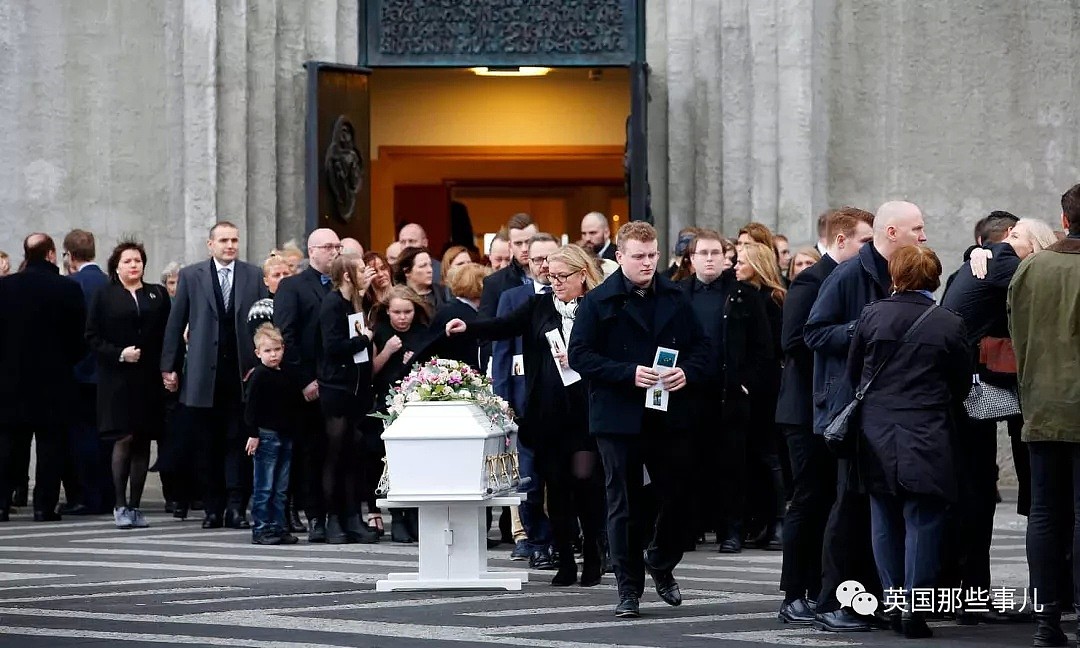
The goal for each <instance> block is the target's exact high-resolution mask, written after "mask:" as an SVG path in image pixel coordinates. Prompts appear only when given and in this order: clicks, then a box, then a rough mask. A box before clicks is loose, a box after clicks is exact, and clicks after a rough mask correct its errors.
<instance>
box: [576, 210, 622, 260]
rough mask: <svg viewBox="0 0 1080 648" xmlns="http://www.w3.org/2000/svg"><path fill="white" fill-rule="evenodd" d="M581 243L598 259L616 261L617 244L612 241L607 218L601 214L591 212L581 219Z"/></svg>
mask: <svg viewBox="0 0 1080 648" xmlns="http://www.w3.org/2000/svg"><path fill="white" fill-rule="evenodd" d="M581 243H582V246H583V247H584V248H585V249H587V250H591V251H592V252H593V253H594V254H596V256H597V257H599V258H601V259H607V260H609V261H614V260H615V242H614V241H612V240H611V226H610V225H609V224H608V219H607V216H604V215H603V214H601V213H600V212H595V211H594V212H589V213H588V214H585V217H584V218H582V219H581Z"/></svg>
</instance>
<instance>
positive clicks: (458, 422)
mask: <svg viewBox="0 0 1080 648" xmlns="http://www.w3.org/2000/svg"><path fill="white" fill-rule="evenodd" d="M405 409H406V410H407V411H408V410H411V411H409V414H408V416H406V415H405V414H404V413H403V414H402V415H401V416H399V417H398V418H397V420H395V421H394V423H393V424H391V425H390V427H388V428H386V430H385V431H384V432H383V433H382V438H383V439H384V440H386V439H389V440H395V439H401V440H404V439H408V440H411V441H421V440H428V439H430V440H449V439H489V438H491V437H494V436H501V435H503V434H504V432H503V430H501V429H500V428H499V426H497V425H495V424H493V423H492V422H491V421H490V420H489V419H488V418H487V416H486V415H485V414H484V412H483V410H481V409H480V408H479V407H478V406H477V405H476V404H475V403H471V402H469V401H414V402H411V403H406V404H405ZM466 422H468V423H471V424H466V425H463V423H466Z"/></svg>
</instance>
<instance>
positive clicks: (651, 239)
mask: <svg viewBox="0 0 1080 648" xmlns="http://www.w3.org/2000/svg"><path fill="white" fill-rule="evenodd" d="M617 246H618V252H617V254H616V257H617V260H618V262H619V265H620V268H621V269H620V270H619V271H618V272H615V273H614V274H613V275H611V277H609V278H608V279H607V280H606V281H605V282H604V283H603V284H601V285H600V286H599V287H597V288H595V289H593V290H592V291H590V292H589V294H588V295H586V297H585V300H584V301H583V302H582V304H581V306H580V307H579V309H578V312H577V317H576V321H575V324H574V334H573V335H572V336H571V337H570V344H569V348H568V354H569V357H570V366H571V367H573V369H574V370H575V371H577V372H578V373H580V374H581V375H582V376H584V377H586V378H588V379H589V381H590V382H589V404H590V409H589V431H590V433H591V434H592V435H593V436H595V437H596V444H597V447H598V449H599V451H600V456H601V458H602V459H603V462H604V472H605V474H606V477H607V505H608V542H609V545H610V549H611V559H612V565H613V567H614V571H615V578H616V581H617V583H618V588H619V605H618V606H617V607H616V608H615V614H616V616H619V617H625V618H634V617H637V616H639V612H638V599H639V598H641V595H642V593H643V591H644V588H645V570H646V569H648V570H649V573H650V574H651V576H652V578H653V582H654V583H655V584H656V592H657V594H659V595H660V598H661V599H663V600H664V601H665V602H666V603H668V604H669V605H679V604H680V603H681V602H682V596H681V594H680V592H679V586H678V584H677V583H676V582H675V579H674V577H673V576H672V570H673V569H674V568H675V566H676V565H678V563H679V561H680V560H681V559H682V553H683V547H684V546H685V544H686V540H687V538H686V534H688V533H689V532H690V529H688V528H686V523H685V513H684V512H685V510H686V509H687V499H688V493H687V490H688V488H689V487H690V486H691V483H690V479H689V474H690V471H691V463H692V456H693V448H692V438H693V437H692V430H693V427H694V426H695V425H697V424H698V423H699V421H698V419H697V417H696V412H695V410H694V407H693V395H692V394H690V393H688V392H686V391H683V388H684V387H686V385H687V384H688V383H689V384H696V383H699V382H703V381H704V380H705V378H706V375H707V373H708V372H707V369H706V363H707V362H708V357H709V342H708V338H706V337H705V334H704V332H703V331H702V329H701V325H700V324H699V323H698V320H697V318H696V317H695V316H694V311H693V309H692V308H691V307H690V304H689V302H687V301H686V298H685V296H684V295H683V294H682V290H681V289H680V288H679V286H678V285H676V284H673V283H671V282H670V281H668V280H667V279H665V278H663V277H657V276H656V266H657V263H658V262H659V260H660V253H659V250H658V248H657V242H656V230H654V229H653V228H652V226H651V225H649V224H647V223H643V222H630V223H627V224H626V225H624V226H623V227H622V229H620V230H619V234H618V237H617ZM659 347H666V348H669V349H674V350H676V351H678V361H677V363H676V364H675V366H674V368H671V369H663V368H661V369H659V370H657V369H654V368H653V367H654V358H655V356H656V355H657V353H658V351H659ZM661 387H662V388H663V389H666V390H667V391H668V393H669V395H670V396H669V402H668V407H667V410H666V411H660V410H657V409H646V408H645V398H646V392H648V394H649V395H650V397H652V396H653V395H654V394H657V393H659V392H660V391H661V389H660V388H661ZM660 396H661V402H662V394H660ZM650 402H655V401H653V400H650ZM645 470H647V471H648V475H649V477H650V480H651V482H652V483H653V485H654V488H655V491H656V498H657V500H658V509H659V514H658V516H657V518H656V519H655V520H651V521H644V520H642V521H639V520H631V511H634V510H639V509H640V507H641V506H642V505H643V502H642V495H643V493H642V488H643V484H644V481H645V480H644V474H643V472H644V471H645ZM646 529H653V530H654V531H653V535H652V538H651V539H648V547H647V548H646V546H645V545H646V540H647V538H645V537H644V536H645V533H646ZM643 549H644V550H645V553H644V556H643V555H642V550H643Z"/></svg>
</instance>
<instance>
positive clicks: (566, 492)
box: [446, 245, 604, 587]
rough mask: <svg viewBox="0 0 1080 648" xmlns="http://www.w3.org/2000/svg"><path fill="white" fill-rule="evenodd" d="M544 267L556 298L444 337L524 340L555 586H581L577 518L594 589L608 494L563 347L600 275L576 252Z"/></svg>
mask: <svg viewBox="0 0 1080 648" xmlns="http://www.w3.org/2000/svg"><path fill="white" fill-rule="evenodd" d="M546 263H547V266H548V269H549V273H550V274H549V276H550V277H551V284H552V288H553V289H554V291H553V294H552V295H546V294H539V295H533V296H532V297H530V298H529V301H527V302H526V303H525V304H523V305H522V306H521V307H520V308H518V309H516V310H515V311H513V312H512V313H510V314H508V315H506V316H505V317H498V318H494V319H487V320H475V321H472V322H469V323H466V322H465V321H463V320H460V319H455V320H452V321H450V322H449V323H447V324H446V334H447V335H457V334H460V333H465V332H466V331H468V333H469V335H468V337H471V338H483V339H489V340H502V339H509V338H513V337H517V336H519V335H520V336H521V344H522V353H523V355H524V356H525V357H524V360H525V385H526V393H527V394H528V395H527V396H526V399H527V400H526V405H525V411H526V416H525V417H524V418H523V419H521V421H520V429H519V433H518V441H519V442H520V443H523V444H525V445H526V446H528V447H530V448H532V449H533V451H534V453H535V461H536V468H537V471H538V472H539V474H540V476H541V477H542V478H543V480H544V483H545V484H546V485H547V504H548V516H549V517H550V519H551V529H552V535H553V536H554V542H555V549H556V550H557V551H558V554H559V570H558V572H557V573H556V574H555V577H554V578H553V579H552V580H551V584H552V585H573V584H574V583H575V582H577V576H578V575H577V564H576V563H575V562H574V550H573V542H574V540H575V539H576V531H574V518H575V517H577V518H579V519H580V520H581V530H582V535H583V540H584V543H583V551H582V553H583V554H584V556H583V557H584V564H583V565H582V573H581V585H582V586H584V587H589V586H592V585H596V584H598V583H599V582H600V576H601V568H600V545H599V542H600V537H601V531H602V528H603V523H604V521H603V498H604V492H603V485H602V483H601V482H600V480H599V479H598V476H599V472H598V471H596V470H595V467H596V464H597V452H596V442H595V441H594V440H593V439H592V437H590V436H589V402H588V399H589V397H588V391H587V384H586V382H585V381H584V380H583V379H581V377H580V376H577V380H576V382H572V383H571V384H569V385H565V386H564V384H563V371H568V370H569V367H570V365H569V363H568V361H567V357H566V347H567V344H568V343H569V341H570V335H571V332H572V329H573V325H574V316H575V312H576V310H577V306H578V304H579V303H580V301H581V298H582V296H583V295H584V294H585V293H586V292H588V290H590V289H591V288H593V287H595V286H597V285H598V284H599V283H600V281H601V276H600V273H599V271H598V270H597V268H596V264H595V263H593V261H592V259H591V258H590V257H589V255H588V254H587V253H586V252H585V251H584V250H582V249H581V248H579V247H578V246H576V245H568V246H566V247H564V248H562V249H560V250H558V251H557V252H554V253H552V254H551V255H550V256H549V257H548V258H547V261H546ZM463 337H464V336H463ZM552 338H555V340H556V342H552Z"/></svg>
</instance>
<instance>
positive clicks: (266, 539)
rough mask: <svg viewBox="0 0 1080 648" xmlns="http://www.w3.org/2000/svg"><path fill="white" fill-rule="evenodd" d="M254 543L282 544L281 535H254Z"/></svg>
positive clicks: (252, 541)
mask: <svg viewBox="0 0 1080 648" xmlns="http://www.w3.org/2000/svg"><path fill="white" fill-rule="evenodd" d="M251 544H253V545H279V544H281V536H276V535H261V536H257V537H253V538H252V539H251Z"/></svg>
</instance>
